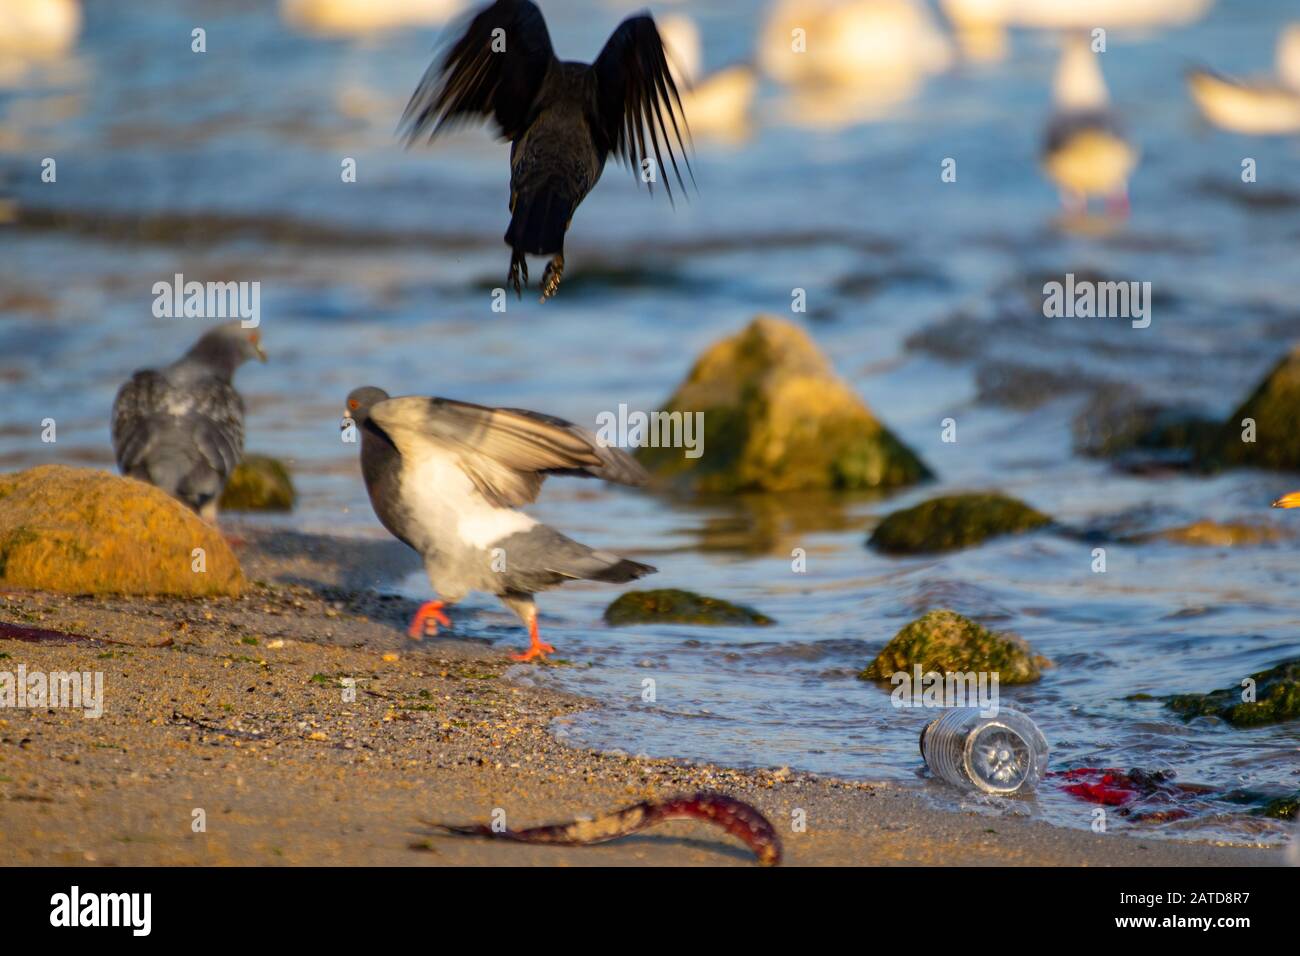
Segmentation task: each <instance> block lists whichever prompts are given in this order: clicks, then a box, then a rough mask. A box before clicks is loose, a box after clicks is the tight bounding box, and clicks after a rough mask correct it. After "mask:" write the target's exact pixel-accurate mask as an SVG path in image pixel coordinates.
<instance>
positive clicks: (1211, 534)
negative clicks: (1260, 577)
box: [1138, 521, 1282, 548]
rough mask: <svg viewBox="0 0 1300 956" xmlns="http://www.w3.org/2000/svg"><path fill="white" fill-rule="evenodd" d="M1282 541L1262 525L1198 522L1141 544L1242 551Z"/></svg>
mask: <svg viewBox="0 0 1300 956" xmlns="http://www.w3.org/2000/svg"><path fill="white" fill-rule="evenodd" d="M1281 539H1282V532H1281V531H1279V530H1278V529H1277V528H1270V527H1268V526H1267V525H1259V524H1221V523H1220V522H1217V521H1197V522H1195V523H1193V524H1189V525H1183V526H1181V527H1178V528H1168V529H1166V530H1164V531H1157V532H1155V533H1154V534H1150V535H1144V536H1142V537H1141V538H1139V539H1138V540H1142V541H1151V540H1157V541H1168V542H1170V543H1171V544H1187V545H1193V546H1197V547H1203V548H1239V547H1245V546H1249V545H1254V544H1269V543H1272V542H1274V541H1280V540H1281Z"/></svg>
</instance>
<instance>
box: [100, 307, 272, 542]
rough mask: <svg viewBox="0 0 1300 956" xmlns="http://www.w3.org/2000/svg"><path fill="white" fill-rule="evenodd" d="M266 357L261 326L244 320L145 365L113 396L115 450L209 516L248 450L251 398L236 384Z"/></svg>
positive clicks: (128, 466)
mask: <svg viewBox="0 0 1300 956" xmlns="http://www.w3.org/2000/svg"><path fill="white" fill-rule="evenodd" d="M251 358H257V359H261V360H262V361H266V353H265V352H263V351H262V345H261V337H260V335H259V333H258V331H257V330H256V329H246V328H244V327H243V326H242V324H241V323H240V322H239V321H238V320H236V321H233V322H226V323H224V324H222V325H219V326H217V327H216V328H214V329H212V330H211V331H209V332H207V333H205V334H204V335H203V336H202V337H200V338H199V340H198V341H197V342H195V343H194V345H193V346H192V347H191V348H190V350H189V351H188V352H186V353H185V354H184V355H183V356H181V357H180V358H179V359H177V360H176V361H175V362H173V363H172V364H171V365H168V366H166V367H165V368H161V369H141V370H140V371H138V372H136V373H135V374H134V375H132V376H131V380H130V381H129V382H127V383H126V384H125V385H123V386H122V387H121V389H119V390H118V393H117V398H116V399H114V400H113V453H114V455H115V456H116V458H117V466H118V468H120V469H121V470H122V474H124V475H126V476H127V477H128V478H138V479H139V480H141V481H147V482H149V483H150V484H152V485H157V486H158V487H159V488H161V489H162V490H163V491H165V492H167V493H168V494H169V495H171V496H172V497H174V498H178V499H180V500H181V501H182V502H184V503H185V504H186V505H189V507H191V508H193V509H194V510H195V511H197V512H198V513H199V514H200V515H201V516H202V517H203V518H205V519H206V520H208V521H215V520H216V517H217V499H218V498H220V497H221V492H222V489H224V488H225V487H226V481H227V480H228V479H229V478H230V473H231V472H232V471H234V470H235V466H236V465H237V464H239V460H240V458H241V457H242V456H243V454H244V401H243V399H242V398H240V396H239V393H238V392H237V391H235V387H234V385H233V384H231V381H232V379H233V378H234V375H235V370H236V369H237V368H239V366H241V365H243V364H244V363H245V362H246V361H248V360H249V359H251Z"/></svg>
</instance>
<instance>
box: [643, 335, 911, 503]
mask: <svg viewBox="0 0 1300 956" xmlns="http://www.w3.org/2000/svg"><path fill="white" fill-rule="evenodd" d="M663 410H664V411H666V412H668V413H669V414H671V413H673V412H681V413H694V412H703V413H704V420H703V421H704V427H703V432H704V444H703V448H702V454H700V455H699V456H698V457H696V458H687V457H686V456H685V455H684V454H683V449H682V448H650V447H642V448H640V449H638V451H637V458H638V459H639V460H640V461H641V463H642V464H643V465H644V466H645V467H646V468H647V469H648V470H649V471H651V472H652V473H653V474H655V475H657V476H659V477H661V478H664V479H668V480H670V481H672V482H674V483H678V484H682V485H684V486H686V487H689V488H691V489H693V490H696V491H703V492H723V493H731V492H736V491H795V490H802V489H809V488H837V489H861V488H885V487H897V486H901V485H908V484H911V483H913V482H917V481H921V480H922V479H925V478H929V477H931V475H930V470H929V469H928V468H926V466H925V465H924V464H922V462H921V460H920V459H919V458H917V456H916V455H915V454H914V453H913V452H912V451H911V449H909V448H907V446H905V445H904V444H903V443H902V442H900V441H899V440H898V439H897V438H895V437H894V435H893V434H892V433H891V432H890V431H889V430H888V429H887V428H885V426H884V425H882V424H881V423H880V421H879V420H878V419H877V418H876V417H875V415H873V414H872V413H871V411H870V409H868V408H867V406H866V405H865V404H864V403H863V401H862V399H861V398H859V397H858V395H857V394H856V393H855V392H854V391H853V390H852V389H850V388H849V387H848V385H846V384H845V383H844V382H843V381H842V380H841V379H840V378H838V377H837V376H836V374H835V372H834V369H832V367H831V364H830V363H829V362H828V361H827V360H826V358H825V356H823V355H822V354H821V352H819V351H818V350H817V347H816V346H815V345H814V344H813V342H812V340H811V339H810V338H809V337H808V335H807V333H805V332H804V331H803V330H802V329H801V328H799V326H797V325H794V324H793V323H790V322H786V321H784V320H782V319H777V318H774V317H771V316H759V317H758V318H756V319H754V321H752V322H751V323H750V324H749V325H748V326H747V327H746V328H745V329H744V330H743V331H741V332H740V333H738V334H737V335H734V336H731V337H730V338H726V339H723V340H722V341H721V342H718V343H716V344H714V345H713V346H711V347H710V348H709V349H708V350H707V351H706V352H705V353H704V354H703V355H702V356H700V358H699V359H698V360H697V361H696V363H695V365H694V367H693V368H692V369H691V371H690V374H689V375H687V377H686V381H684V382H683V383H682V384H681V386H679V387H678V389H677V391H676V392H675V393H674V394H673V395H672V397H671V398H669V399H668V401H667V402H666V403H665V405H664V408H663Z"/></svg>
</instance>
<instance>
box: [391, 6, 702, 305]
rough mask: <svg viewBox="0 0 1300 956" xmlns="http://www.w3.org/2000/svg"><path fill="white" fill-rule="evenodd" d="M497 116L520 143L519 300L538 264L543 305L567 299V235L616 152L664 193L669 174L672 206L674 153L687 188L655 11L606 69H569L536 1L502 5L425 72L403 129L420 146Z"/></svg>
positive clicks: (512, 236) (513, 279)
mask: <svg viewBox="0 0 1300 956" xmlns="http://www.w3.org/2000/svg"><path fill="white" fill-rule="evenodd" d="M487 117H491V118H492V121H493V122H494V123H495V125H496V128H497V131H498V132H499V133H500V135H501V136H502V137H503V138H504V139H508V140H509V141H510V143H511V146H510V212H511V218H510V227H509V228H508V229H506V235H505V241H506V244H507V245H509V246H510V248H511V250H512V252H511V256H510V275H509V282H510V284H511V285H512V286H513V287H514V290H515V294H516V295H520V296H522V291H521V290H522V285H526V284H527V283H528V262H527V260H526V258H525V257H526V256H530V255H536V256H550V257H551V260H550V262H548V263H547V266H546V270H545V272H544V273H543V274H542V296H541V301H543V302H545V301H546V300H547V299H549V298H550V297H551V296H552V295H554V294H555V290H556V289H557V288H559V285H560V279H561V278H562V277H563V276H564V234H565V232H567V231H568V228H569V222H570V220H572V218H573V212H574V210H576V209H577V208H578V204H579V203H581V202H582V200H583V199H584V198H585V197H586V195H587V193H589V192H591V189H592V187H593V186H595V185H596V180H598V179H600V174H601V171H602V170H603V169H604V168H605V160H606V159H607V158H608V157H609V155H610V154H611V153H614V154H617V155H618V156H619V157H620V159H621V160H622V161H623V162H624V163H625V164H626V165H628V166H630V167H631V168H632V169H633V170H634V171H635V172H637V173H638V174H639V175H640V178H641V179H642V181H643V182H645V183H646V186H647V188H649V189H651V190H652V191H653V188H654V183H655V182H656V181H657V180H658V177H659V175H660V174H661V173H662V175H663V176H664V188H665V190H666V191H667V192H668V198H669V201H670V202H671V201H672V187H671V185H670V184H669V181H668V174H667V167H666V166H665V165H664V156H665V155H666V156H667V158H668V162H669V163H670V164H671V165H672V168H673V173H674V175H675V176H676V178H677V183H678V185H679V186H681V188H682V189H683V190H685V188H686V184H685V182H684V181H683V180H682V175H681V171H680V169H679V168H678V165H677V153H678V152H680V153H681V154H682V162H683V165H685V166H686V169H687V172H690V162H689V160H688V159H687V157H686V143H688V142H689V131H688V130H687V128H686V118H685V115H684V113H683V111H682V103H681V98H680V97H679V96H678V93H677V86H676V84H675V83H674V82H673V77H672V73H671V71H670V70H669V67H668V61H667V59H666V58H665V56H664V48H663V43H662V42H661V40H660V39H659V31H658V30H657V29H656V28H655V22H654V20H653V19H652V18H651V17H650V16H649V14H640V15H638V16H633V17H629V18H628V19H626V20H624V21H623V22H622V23H621V24H619V26H618V29H616V30H615V31H614V33H613V35H612V36H610V38H609V40H608V42H606V44H605V48H604V49H603V50H601V51H600V56H598V57H597V58H596V62H595V63H591V64H587V63H569V62H561V61H560V60H558V59H556V56H555V51H554V50H552V49H551V37H550V34H548V33H547V30H546V21H545V20H543V19H542V12H541V11H540V10H539V9H537V6H536V5H535V4H533V3H530V2H529V0H497V2H496V3H494V4H492V5H491V6H490V7H487V8H486V9H484V10H482V11H481V12H480V13H479V14H478V15H477V16H475V17H474V19H473V21H472V22H471V23H470V25H469V28H468V29H467V30H466V31H465V34H464V35H463V36H462V37H461V38H460V39H459V40H457V41H456V42H455V44H453V45H452V46H451V48H450V50H448V52H447V54H446V55H445V56H444V57H442V58H441V59H439V60H435V61H434V63H433V64H432V65H431V66H430V67H429V69H428V70H427V71H425V74H424V78H423V79H422V80H421V81H420V85H419V87H417V88H416V90H415V93H414V94H413V95H412V96H411V101H410V102H409V103H408V104H407V106H406V112H405V113H404V114H403V115H402V126H403V128H404V130H405V135H406V141H407V143H408V144H409V143H411V142H414V141H415V140H417V139H419V138H421V137H422V136H427V137H428V138H429V139H432V138H433V137H434V136H436V135H437V134H438V133H439V132H441V131H442V129H443V128H444V127H446V126H448V125H454V124H456V123H459V122H464V121H468V120H481V119H484V118H487ZM670 128H671V135H670ZM661 139H662V141H663V143H662V147H661V145H660V140H661ZM652 154H653V155H652ZM521 277H522V279H521ZM521 282H522V285H521Z"/></svg>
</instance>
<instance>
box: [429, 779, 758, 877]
mask: <svg viewBox="0 0 1300 956" xmlns="http://www.w3.org/2000/svg"><path fill="white" fill-rule="evenodd" d="M674 819H691V820H703V821H705V822H706V823H715V824H717V825H718V826H720V827H722V828H723V829H724V830H726V831H727V832H728V833H730V834H731V835H732V836H734V837H738V838H739V839H741V840H743V841H744V842H745V845H746V846H748V847H749V848H750V849H751V850H753V851H754V855H755V856H757V857H758V862H759V863H760V864H761V865H762V866H775V865H776V864H778V863H780V862H781V838H780V837H779V836H777V833H776V828H775V827H773V826H772V824H771V823H770V822H769V821H768V819H767V817H765V816H763V814H762V812H761V811H760V810H758V809H757V808H756V807H752V806H750V805H749V804H748V803H745V802H744V801H743V800H737V799H735V798H734V797H729V796H727V795H726V794H722V793H714V792H712V791H708V790H701V791H700V792H698V793H693V794H682V795H679V796H675V797H669V798H668V799H667V800H646V801H643V802H641V803H636V804H633V805H632V806H630V807H625V808H624V809H622V810H616V811H614V812H613V813H607V814H604V815H603V816H599V817H596V818H595V819H593V820H575V821H574V822H572V823H554V824H551V825H549V826H542V827H531V828H529V829H527V830H493V829H492V828H491V827H490V826H488V825H487V824H484V823H477V824H471V825H469V826H448V825H446V824H441V823H435V824H432V825H433V826H435V827H437V828H438V829H439V830H442V831H444V832H447V833H458V834H464V835H469V836H485V837H495V838H496V839H499V840H513V841H514V842H516V843H545V844H551V845H555V846H591V845H593V844H596V843H605V842H606V841H608V840H616V839H618V838H619V837H623V836H627V835H628V834H629V833H635V832H636V831H638V830H644V829H646V828H647V827H652V826H654V825H655V824H656V823H662V822H663V821H664V820H674Z"/></svg>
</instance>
